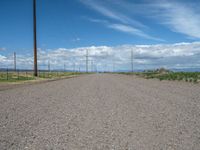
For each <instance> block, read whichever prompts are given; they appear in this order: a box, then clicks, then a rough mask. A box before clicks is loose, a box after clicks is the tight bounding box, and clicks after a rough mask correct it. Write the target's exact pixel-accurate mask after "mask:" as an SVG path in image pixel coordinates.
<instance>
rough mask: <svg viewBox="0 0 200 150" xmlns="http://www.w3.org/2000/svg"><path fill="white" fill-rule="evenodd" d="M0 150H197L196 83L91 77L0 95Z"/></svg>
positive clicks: (199, 98)
mask: <svg viewBox="0 0 200 150" xmlns="http://www.w3.org/2000/svg"><path fill="white" fill-rule="evenodd" d="M0 149H1V150H4V149H5V150H7V149H8V150H9V149H10V150H21V149H22V150H23V149H27V150H29V149H30V150H32V149H35V150H40V149H41V150H43V149H47V150H61V149H66V150H79V149H80V150H199V149H200V85H197V84H189V83H184V82H172V81H171V82H170V81H158V80H147V79H141V78H138V77H133V76H126V75H111V74H94V75H84V76H80V77H77V78H71V79H66V80H59V81H54V82H48V83H42V84H35V85H28V86H24V87H19V88H14V89H10V90H6V91H0Z"/></svg>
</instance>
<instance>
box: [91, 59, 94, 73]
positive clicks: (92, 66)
mask: <svg viewBox="0 0 200 150" xmlns="http://www.w3.org/2000/svg"><path fill="white" fill-rule="evenodd" d="M93 69H94V63H93V60H91V72H93V71H94V70H93Z"/></svg>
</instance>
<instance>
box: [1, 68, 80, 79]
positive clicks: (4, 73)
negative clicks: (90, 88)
mask: <svg viewBox="0 0 200 150" xmlns="http://www.w3.org/2000/svg"><path fill="white" fill-rule="evenodd" d="M77 74H80V72H66V71H47V70H38V78H44V79H45V78H49V79H51V78H60V77H63V76H69V75H77ZM35 78H36V77H35V76H34V73H33V70H19V69H17V70H12V69H0V81H12V82H15V81H24V80H33V79H35Z"/></svg>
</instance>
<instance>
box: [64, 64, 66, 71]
mask: <svg viewBox="0 0 200 150" xmlns="http://www.w3.org/2000/svg"><path fill="white" fill-rule="evenodd" d="M65 70H66V65H65V63H64V72H65Z"/></svg>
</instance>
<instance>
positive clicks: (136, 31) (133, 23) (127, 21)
mask: <svg viewBox="0 0 200 150" xmlns="http://www.w3.org/2000/svg"><path fill="white" fill-rule="evenodd" d="M81 2H82V3H83V4H85V5H87V6H89V7H91V8H92V9H94V10H96V11H97V12H99V13H101V14H102V15H104V16H106V17H107V18H110V19H113V20H115V21H118V22H120V23H112V22H113V21H111V20H110V21H107V20H101V19H91V18H87V19H88V20H89V21H91V22H95V23H101V24H103V25H105V26H106V27H108V28H112V29H114V30H118V31H121V32H124V33H128V34H132V35H136V36H139V37H142V38H146V39H151V40H157V41H163V40H162V39H159V38H156V37H153V36H150V35H148V34H147V33H145V32H144V31H143V29H147V28H148V27H147V26H145V25H144V24H142V23H141V22H139V21H137V20H135V19H132V18H130V17H128V16H127V15H125V14H122V13H120V12H119V11H114V10H113V8H111V7H109V3H108V2H107V3H106V6H105V5H102V4H101V3H100V2H97V1H95V0H81Z"/></svg>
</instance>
